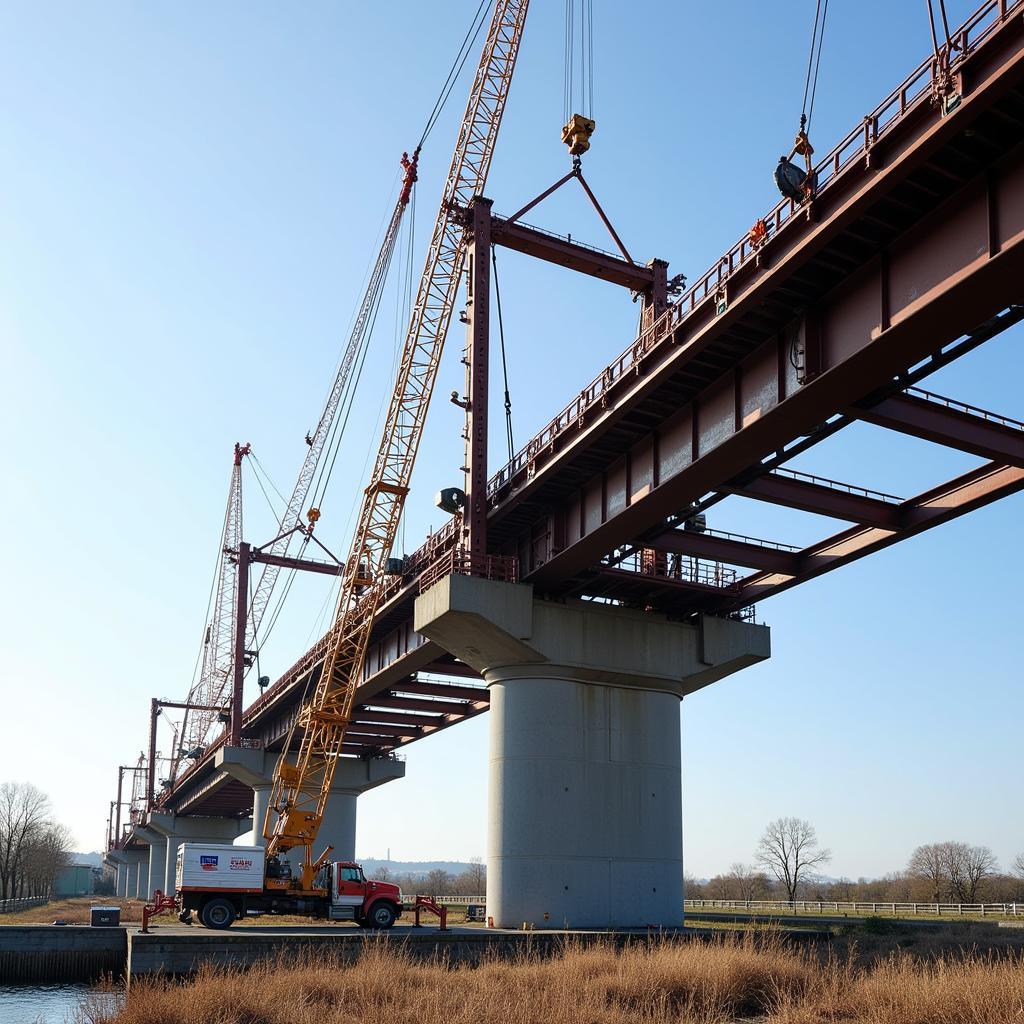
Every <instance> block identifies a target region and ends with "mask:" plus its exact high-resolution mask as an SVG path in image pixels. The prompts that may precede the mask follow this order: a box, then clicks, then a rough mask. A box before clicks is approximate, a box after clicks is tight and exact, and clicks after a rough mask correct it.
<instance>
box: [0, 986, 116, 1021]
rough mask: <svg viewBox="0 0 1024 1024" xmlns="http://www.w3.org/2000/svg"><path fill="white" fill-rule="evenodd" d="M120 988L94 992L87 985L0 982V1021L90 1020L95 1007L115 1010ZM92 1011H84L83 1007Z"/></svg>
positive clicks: (92, 1018) (93, 1017)
mask: <svg viewBox="0 0 1024 1024" xmlns="http://www.w3.org/2000/svg"><path fill="white" fill-rule="evenodd" d="M122 998H123V995H122V993H120V992H96V991H94V990H93V989H92V986H90V985H0V1021H3V1024H92V1021H93V1020H95V1016H94V1013H95V1011H96V1010H101V1011H105V1012H108V1013H109V1012H110V1011H112V1010H115V1009H116V1008H117V1006H118V1004H119V1003H120V1001H121V999H122ZM85 1009H89V1010H92V1011H93V1013H89V1014H87V1013H85V1012H84V1010H85Z"/></svg>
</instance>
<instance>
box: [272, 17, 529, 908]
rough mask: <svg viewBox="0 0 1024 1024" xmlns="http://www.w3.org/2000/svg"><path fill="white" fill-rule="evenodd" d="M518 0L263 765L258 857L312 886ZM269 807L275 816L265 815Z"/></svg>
mask: <svg viewBox="0 0 1024 1024" xmlns="http://www.w3.org/2000/svg"><path fill="white" fill-rule="evenodd" d="M528 6H529V0H497V2H496V3H495V7H494V13H493V15H492V18H491V22H490V26H489V28H488V32H487V38H486V40H485V42H484V47H483V53H482V55H481V57H480V63H479V65H478V67H477V70H476V75H475V77H474V80H473V86H472V89H471V91H470V96H469V101H468V103H467V106H466V112H465V114H464V116H463V119H462V124H461V127H460V129H459V137H458V141H457V143H456V146H455V152H454V154H453V155H452V162H451V167H450V168H449V171H448V178H447V181H446V183H445V187H444V193H443V195H442V197H441V204H440V209H439V210H438V214H437V219H436V221H435V223H434V229H433V233H432V235H431V239H430V246H429V248H428V250H427V256H426V261H425V265H424V268H423V273H422V276H421V278H420V284H419V289H418V291H417V295H416V302H415V305H414V306H413V310H412V316H411V318H410V323H409V329H408V332H407V334H406V339H405V346H404V348H403V351H402V359H401V363H400V365H399V368H398V374H397V378H396V381H395V389H394V392H393V394H392V397H391V402H390V406H389V409H388V415H387V420H386V422H385V426H384V432H383V436H382V437H381V442H380V447H379V449H378V452H377V458H376V461H375V463H374V468H373V474H372V476H371V477H370V482H369V484H368V485H367V487H366V488H365V490H364V496H363V502H362V507H361V510H360V515H359V520H358V525H357V527H356V531H355V535H354V537H353V541H352V547H351V550H350V554H349V557H348V559H347V561H346V563H345V568H344V571H343V574H342V578H341V592H340V595H339V600H338V606H337V613H336V616H335V625H334V629H333V630H332V633H331V637H332V642H331V645H330V648H329V649H328V651H327V653H326V656H325V658H324V663H323V667H322V669H321V673H320V678H319V680H318V682H317V686H316V690H315V692H314V693H313V695H312V696H311V698H310V699H309V701H308V702H307V703H306V704H305V705H304V707H303V708H302V710H301V712H300V714H299V720H298V724H299V725H300V727H301V729H302V743H301V747H300V750H299V754H298V759H297V761H296V764H295V765H294V766H293V765H290V764H288V763H287V762H286V761H285V759H284V754H282V756H281V759H280V760H279V761H278V764H277V768H276V770H275V772H274V788H273V793H272V796H271V800H270V806H269V807H268V810H267V817H266V821H265V822H264V836H265V838H266V840H267V859H268V863H269V862H271V860H272V859H274V858H276V857H277V855H278V854H280V853H284V852H286V851H288V850H291V849H295V848H298V847H302V848H304V851H305V859H304V863H303V867H302V879H301V884H302V888H303V890H310V889H312V888H313V887H314V877H315V875H316V872H317V871H318V869H319V867H320V866H321V864H322V863H323V862H324V861H325V860H326V859H327V856H328V854H329V853H330V848H328V849H327V850H326V851H324V852H323V854H321V856H320V858H319V859H318V860H316V861H314V860H313V855H312V847H313V843H314V842H315V841H316V837H317V833H318V831H319V828H320V824H321V822H322V821H323V816H324V812H325V809H326V804H327V798H328V796H329V794H330V789H331V782H332V779H333V776H334V770H335V767H336V765H337V761H338V758H339V757H340V755H341V747H342V741H343V739H344V736H345V731H346V729H347V727H348V723H349V719H350V716H351V713H352V706H353V700H354V696H355V691H356V687H357V685H358V683H359V679H360V677H361V675H362V671H363V661H364V658H365V654H366V647H367V643H368V641H369V636H370V629H371V627H372V625H373V618H374V614H375V612H376V609H377V603H378V601H379V599H380V587H379V586H378V585H377V584H378V581H379V580H380V578H381V576H382V574H383V570H384V567H385V562H386V560H387V558H388V557H389V556H390V554H391V549H392V546H393V544H394V540H395V535H396V533H397V530H398V524H399V520H400V519H401V515H402V510H403V508H404V506H405V498H406V495H407V494H408V492H409V482H410V479H411V477H412V469H413V464H414V462H415V458H416V452H417V448H418V446H419V442H420V438H421V436H422V433H423V425H424V421H425V419H426V414H427V407H428V405H429V402H430V397H431V394H432V392H433V387H434V382H435V379H436V377H437V369H438V365H439V363H440V358H441V351H442V348H443V345H444V338H445V334H446V333H447V331H448V325H449V322H450V320H451V314H452V309H453V307H454V304H455V295H456V290H457V288H458V284H459V277H460V275H461V272H462V265H463V261H464V258H465V240H464V232H463V226H462V224H461V223H460V222H459V220H458V219H457V215H456V214H455V213H454V210H455V209H457V208H463V207H465V206H467V205H468V204H469V201H470V200H471V199H472V198H473V196H475V195H478V194H480V193H481V192H482V191H483V188H484V185H485V183H486V181H487V173H488V170H489V169H490V164H491V157H492V155H493V152H494V144H495V141H496V139H497V135H498V128H499V126H500V124H501V118H502V114H503V113H504V110H505V102H506V99H507V97H508V90H509V86H510V84H511V81H512V73H513V71H514V70H515V65H516V58H517V57H518V54H519V46H520V42H521V40H522V33H523V26H524V24H525V21H526V13H527V8H528ZM274 814H276V815H277V818H276V821H274V820H272V815H274ZM275 884H276V885H284V884H285V883H284V880H278V879H271V878H269V877H268V879H267V885H268V886H273V885H275Z"/></svg>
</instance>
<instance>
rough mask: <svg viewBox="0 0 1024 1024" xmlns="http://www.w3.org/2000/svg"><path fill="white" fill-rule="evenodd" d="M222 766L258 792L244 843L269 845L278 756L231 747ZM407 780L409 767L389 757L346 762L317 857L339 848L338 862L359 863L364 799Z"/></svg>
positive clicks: (296, 854)
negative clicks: (265, 829)
mask: <svg viewBox="0 0 1024 1024" xmlns="http://www.w3.org/2000/svg"><path fill="white" fill-rule="evenodd" d="M216 757H217V761H216V764H217V767H218V768H221V769H223V770H224V771H225V772H227V773H228V774H229V775H231V776H233V777H234V778H236V779H238V780H239V781H241V782H244V783H245V784H246V785H247V786H251V787H252V791H253V810H252V832H251V833H250V834H248V835H243V836H240V837H239V840H238V841H239V843H243V844H249V845H253V846H265V845H266V841H265V840H264V838H263V822H264V820H265V818H266V814H267V806H268V804H269V801H270V793H271V789H272V780H273V775H274V765H275V764H276V763H277V755H275V754H273V753H269V752H265V751H263V750H251V749H248V748H246V747H225V748H223V749H222V750H220V751H218V752H217V755H216ZM404 777H405V762H404V761H398V760H395V759H394V758H388V757H374V758H355V757H344V758H342V759H341V760H340V761H339V762H338V765H337V768H336V769H335V772H334V781H333V785H332V787H331V795H330V797H329V799H328V801H327V811H326V814H325V815H324V820H323V823H322V824H321V826H320V833H319V835H318V837H317V846H316V849H315V851H314V853H315V854H316V855H319V852H320V851H321V850H323V848H324V847H325V846H328V845H330V846H333V847H334V852H333V853H332V854H331V857H332V859H334V860H354V859H355V855H356V811H357V804H358V798H359V796H360V795H361V794H363V793H366V792H368V791H369V790H371V789H376V788H377V786H382V785H384V783H386V782H391V781H392V780H393V779H402V778H404ZM289 860H290V861H291V862H292V866H293V868H294V867H296V866H297V865H298V864H299V863H300V861H301V852H300V851H293V852H292V853H291V854H289Z"/></svg>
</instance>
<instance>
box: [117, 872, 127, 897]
mask: <svg viewBox="0 0 1024 1024" xmlns="http://www.w3.org/2000/svg"><path fill="white" fill-rule="evenodd" d="M115 886H116V888H115V890H114V891H115V892H116V893H117V895H118V896H120V897H121V898H122V899H123V898H124V897H125V896H127V895H128V865H127V864H118V865H117V882H116V883H115Z"/></svg>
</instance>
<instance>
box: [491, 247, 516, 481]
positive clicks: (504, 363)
mask: <svg viewBox="0 0 1024 1024" xmlns="http://www.w3.org/2000/svg"><path fill="white" fill-rule="evenodd" d="M491 263H492V264H493V266H494V298H495V300H496V301H495V305H496V306H497V310H498V337H499V339H500V341H501V375H502V379H503V381H504V384H505V437H506V440H507V441H508V461H509V462H511V461H512V459H513V458H515V442H514V441H513V439H512V399H511V398H510V397H509V391H508V360H507V358H506V356H505V320H504V317H503V316H502V315H501V288H500V287H499V285H498V250H497V249H496V248H495V247H493V246H492V247H491Z"/></svg>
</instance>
